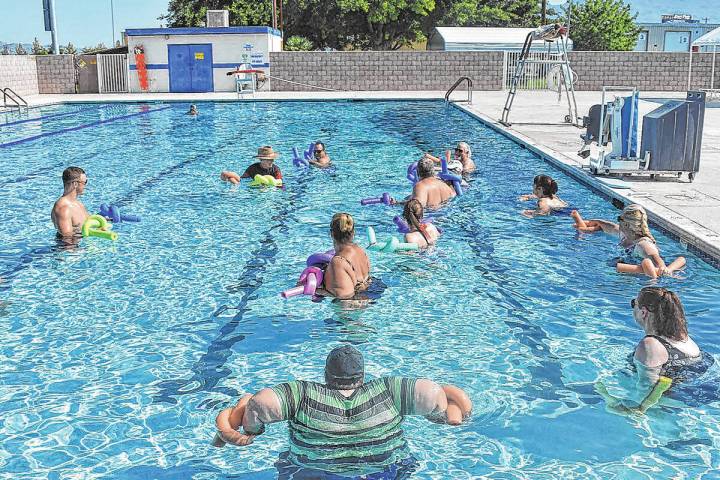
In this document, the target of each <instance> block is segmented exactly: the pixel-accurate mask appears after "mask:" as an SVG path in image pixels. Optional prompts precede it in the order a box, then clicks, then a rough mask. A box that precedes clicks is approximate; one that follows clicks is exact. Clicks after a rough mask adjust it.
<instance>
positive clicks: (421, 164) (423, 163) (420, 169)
mask: <svg viewBox="0 0 720 480" xmlns="http://www.w3.org/2000/svg"><path fill="white" fill-rule="evenodd" d="M434 168H435V163H434V162H433V161H432V160H431V159H430V158H428V157H423V158H421V159H420V160H419V161H418V164H417V174H418V177H420V178H428V177H432V176H433V175H434V174H435V170H434Z"/></svg>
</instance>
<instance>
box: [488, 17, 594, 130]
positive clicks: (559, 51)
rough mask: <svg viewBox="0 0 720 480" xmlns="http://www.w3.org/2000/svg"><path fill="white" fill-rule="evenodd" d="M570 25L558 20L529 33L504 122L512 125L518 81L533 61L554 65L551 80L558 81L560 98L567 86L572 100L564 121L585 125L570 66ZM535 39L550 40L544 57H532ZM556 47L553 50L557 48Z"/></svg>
mask: <svg viewBox="0 0 720 480" xmlns="http://www.w3.org/2000/svg"><path fill="white" fill-rule="evenodd" d="M567 33H568V28H567V26H565V25H561V24H559V23H554V24H551V25H543V26H541V27H538V28H536V29H535V30H533V31H531V32H530V33H528V35H527V37H525V43H524V44H523V48H522V50H521V52H520V58H519V59H518V63H517V65H516V66H515V72H514V73H513V77H512V82H511V84H510V90H509V91H508V96H507V98H506V99H505V106H504V107H503V112H502V116H501V118H500V120H499V121H500V123H501V124H502V125H505V126H506V127H509V126H510V125H511V123H510V120H509V116H510V110H511V109H512V106H513V102H514V100H515V95H516V94H517V89H518V84H519V83H520V81H521V80H522V78H523V75H524V73H525V66H526V65H528V64H531V65H552V68H551V69H550V72H548V83H549V84H550V83H555V84H556V85H557V90H558V101H560V98H561V96H562V89H563V87H564V88H565V96H566V98H567V104H568V114H567V115H565V118H564V122H563V123H562V124H563V125H565V124H567V125H573V126H576V127H582V126H583V125H582V124H581V123H579V120H581V118H580V117H578V108H577V102H576V100H575V88H574V87H573V83H574V81H575V79H574V78H573V76H574V75H575V72H573V71H572V69H571V68H570V61H569V60H568V50H567V47H568V35H567ZM535 40H542V41H544V42H545V43H546V44H547V52H546V55H545V57H544V58H539V59H538V58H529V56H530V49H531V47H532V42H533V41H535ZM553 46H554V47H555V51H554V52H553V51H552V50H553V48H552V47H553Z"/></svg>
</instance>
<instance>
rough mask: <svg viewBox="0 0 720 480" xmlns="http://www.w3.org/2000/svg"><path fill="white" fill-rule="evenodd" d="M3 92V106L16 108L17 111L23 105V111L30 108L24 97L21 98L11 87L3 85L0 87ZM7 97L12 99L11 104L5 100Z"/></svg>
mask: <svg viewBox="0 0 720 480" xmlns="http://www.w3.org/2000/svg"><path fill="white" fill-rule="evenodd" d="M2 94H3V107H5V108H17V109H18V112H20V111H22V107H25V111H26V112H27V111H28V110H29V109H30V106H29V105H28V103H27V102H26V101H25V99H24V98H22V97H21V96H20V95H18V94H17V93H15V92H14V91H13V89H12V88H10V87H5V88H3V89H2ZM8 98H9V99H10V100H12V103H11V104H8V102H7V100H8Z"/></svg>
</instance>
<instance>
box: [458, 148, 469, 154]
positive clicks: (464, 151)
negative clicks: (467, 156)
mask: <svg viewBox="0 0 720 480" xmlns="http://www.w3.org/2000/svg"><path fill="white" fill-rule="evenodd" d="M455 152H456V153H468V152H467V150H463V149H462V148H456V149H455Z"/></svg>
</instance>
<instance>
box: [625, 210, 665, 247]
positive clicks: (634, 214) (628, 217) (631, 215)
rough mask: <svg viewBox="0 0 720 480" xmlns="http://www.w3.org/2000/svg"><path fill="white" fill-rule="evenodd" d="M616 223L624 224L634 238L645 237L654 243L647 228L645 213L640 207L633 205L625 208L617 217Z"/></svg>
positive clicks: (653, 238)
mask: <svg viewBox="0 0 720 480" xmlns="http://www.w3.org/2000/svg"><path fill="white" fill-rule="evenodd" d="M618 221H619V222H621V223H624V224H625V225H626V226H627V229H628V230H629V231H630V232H631V233H632V234H633V235H635V236H636V237H647V238H649V239H650V240H652V242H653V243H656V242H655V237H653V236H652V233H650V227H648V219H647V212H646V211H645V209H644V208H643V207H641V206H640V205H637V204H635V203H633V204H632V205H628V206H627V207H625V209H624V210H623V211H622V213H621V214H620V216H619V217H618Z"/></svg>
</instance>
